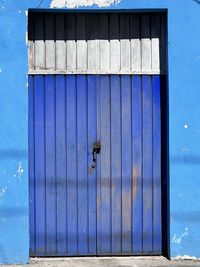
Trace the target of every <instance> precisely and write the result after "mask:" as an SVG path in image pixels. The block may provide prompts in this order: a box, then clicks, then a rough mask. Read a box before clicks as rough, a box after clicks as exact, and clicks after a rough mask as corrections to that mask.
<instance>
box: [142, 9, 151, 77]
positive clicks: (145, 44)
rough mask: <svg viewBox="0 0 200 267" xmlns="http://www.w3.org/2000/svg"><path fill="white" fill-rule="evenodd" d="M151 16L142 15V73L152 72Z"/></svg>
mask: <svg viewBox="0 0 200 267" xmlns="http://www.w3.org/2000/svg"><path fill="white" fill-rule="evenodd" d="M150 37H151V36H150V15H147V14H143V15H141V45H142V72H143V73H145V72H148V71H151V39H150Z"/></svg>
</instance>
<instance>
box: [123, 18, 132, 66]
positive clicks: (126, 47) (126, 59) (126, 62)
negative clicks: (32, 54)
mask: <svg viewBox="0 0 200 267" xmlns="http://www.w3.org/2000/svg"><path fill="white" fill-rule="evenodd" d="M129 24H130V22H129V14H120V44H121V70H122V71H130V51H131V47H130V40H129V38H130V37H129V36H130V35H129V31H130V29H129Z"/></svg>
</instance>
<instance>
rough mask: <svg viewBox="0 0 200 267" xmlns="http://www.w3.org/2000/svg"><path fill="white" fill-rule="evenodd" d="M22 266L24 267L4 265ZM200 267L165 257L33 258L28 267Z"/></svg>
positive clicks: (199, 262)
mask: <svg viewBox="0 0 200 267" xmlns="http://www.w3.org/2000/svg"><path fill="white" fill-rule="evenodd" d="M2 266H6V267H8V266H22V265H2ZM32 266H33V267H168V266H169V267H170V266H174V267H182V266H185V267H196V266H199V267H200V260H167V259H166V258H164V257H156V256H154V257H72V258H31V260H30V264H29V265H28V267H32Z"/></svg>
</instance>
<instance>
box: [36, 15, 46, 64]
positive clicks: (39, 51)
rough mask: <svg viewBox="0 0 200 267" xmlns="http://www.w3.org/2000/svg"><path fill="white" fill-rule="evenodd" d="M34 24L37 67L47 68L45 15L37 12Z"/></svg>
mask: <svg viewBox="0 0 200 267" xmlns="http://www.w3.org/2000/svg"><path fill="white" fill-rule="evenodd" d="M34 24H35V25H34V30H35V32H34V39H35V45H34V52H35V59H34V62H35V69H45V41H44V15H43V14H41V13H37V15H36V14H35V20H34Z"/></svg>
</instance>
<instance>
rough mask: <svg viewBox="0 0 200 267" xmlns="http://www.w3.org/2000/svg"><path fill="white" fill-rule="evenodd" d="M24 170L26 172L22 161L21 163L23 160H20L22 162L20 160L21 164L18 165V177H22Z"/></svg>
mask: <svg viewBox="0 0 200 267" xmlns="http://www.w3.org/2000/svg"><path fill="white" fill-rule="evenodd" d="M23 172H24V170H23V168H22V163H21V161H20V162H19V165H18V170H17V173H18V177H21V176H22V173H23Z"/></svg>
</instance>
